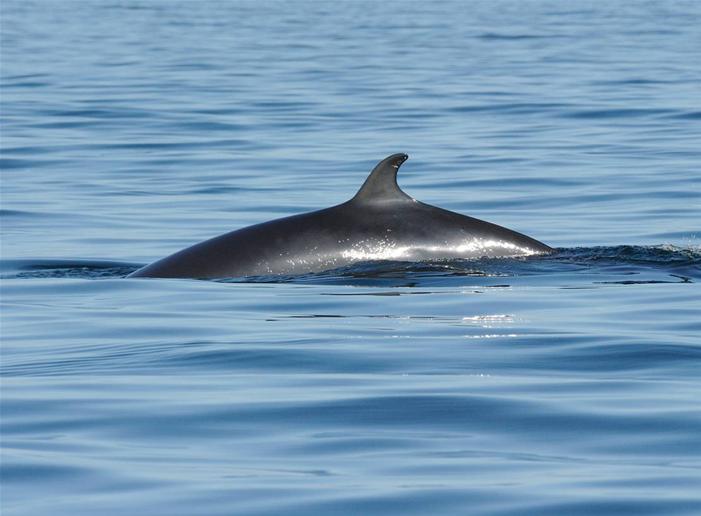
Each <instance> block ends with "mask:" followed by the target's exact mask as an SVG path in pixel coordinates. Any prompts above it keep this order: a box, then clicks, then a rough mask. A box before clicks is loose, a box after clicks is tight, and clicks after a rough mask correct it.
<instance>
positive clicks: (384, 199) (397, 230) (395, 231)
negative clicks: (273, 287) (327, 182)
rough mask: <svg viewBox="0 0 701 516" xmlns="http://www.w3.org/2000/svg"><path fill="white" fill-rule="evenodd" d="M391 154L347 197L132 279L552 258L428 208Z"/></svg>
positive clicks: (223, 239) (529, 244) (511, 234)
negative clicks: (402, 179)
mask: <svg viewBox="0 0 701 516" xmlns="http://www.w3.org/2000/svg"><path fill="white" fill-rule="evenodd" d="M407 159H408V156H407V155H406V154H393V155H391V156H389V157H387V158H385V159H384V160H382V161H381V162H380V163H378V164H377V166H376V167H375V168H374V169H373V170H372V172H371V173H370V175H369V176H368V178H367V179H366V181H365V183H364V184H363V186H362V187H361V188H360V190H359V191H358V193H357V194H356V195H355V197H353V198H352V199H351V200H349V201H347V202H345V203H343V204H339V205H338V206H334V207H331V208H327V209H324V210H319V211H314V212H310V213H304V214H301V215H294V216H291V217H286V218H282V219H277V220H272V221H270V222H265V223H263V224H257V225H254V226H250V227H247V228H243V229H239V230H236V231H232V232H231V233H227V234H225V235H221V236H219V237H215V238H213V239H211V240H207V241H205V242H202V243H199V244H196V245H194V246H192V247H189V248H187V249H184V250H182V251H180V252H177V253H175V254H173V255H171V256H168V257H166V258H163V259H162V260H159V261H157V262H154V263H152V264H151V265H148V266H146V267H143V268H142V269H139V270H138V271H136V272H135V273H133V274H132V277H161V278H167V277H172V278H223V277H235V276H252V275H270V274H304V273H309V272H320V271H324V270H329V269H334V268H337V267H342V266H345V265H349V264H352V263H355V262H361V261H373V260H395V261H410V262H419V261H425V260H450V259H457V258H501V257H516V256H531V255H538V254H547V253H551V252H552V249H551V248H550V247H548V246H547V245H545V244H543V243H542V242H538V241H537V240H534V239H533V238H530V237H528V236H526V235H522V234H521V233H517V232H516V231H512V230H510V229H506V228H503V227H501V226H497V225H496V224H491V223H489V222H485V221H482V220H479V219H475V218H472V217H467V216H465V215H460V214H459V213H454V212H451V211H448V210H444V209H442V208H437V207H435V206H430V205H428V204H424V203H422V202H419V201H417V200H416V199H414V198H412V197H410V196H409V195H407V194H406V193H404V192H403V191H402V190H401V189H400V188H399V186H398V184H397V171H398V170H399V167H400V166H401V165H402V163H404V162H405V161H406V160H407Z"/></svg>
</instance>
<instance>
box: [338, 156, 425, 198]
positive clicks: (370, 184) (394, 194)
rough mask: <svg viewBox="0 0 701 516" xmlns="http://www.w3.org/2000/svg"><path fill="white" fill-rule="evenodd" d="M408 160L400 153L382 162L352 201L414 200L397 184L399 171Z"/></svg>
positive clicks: (407, 157) (373, 170)
mask: <svg viewBox="0 0 701 516" xmlns="http://www.w3.org/2000/svg"><path fill="white" fill-rule="evenodd" d="M407 159H409V156H407V155H406V154H403V153H399V154H392V155H391V156H388V157H386V158H385V159H383V160H382V161H380V162H379V163H378V164H377V165H376V166H375V168H373V169H372V172H370V175H369V176H368V178H367V179H366V180H365V182H364V183H363V186H361V187H360V190H358V193H357V194H355V197H353V199H351V200H352V201H356V202H385V201H396V200H412V198H411V197H409V196H408V195H407V194H405V193H404V192H402V190H401V188H399V185H398V184H397V170H399V167H401V166H402V163H404V162H405V161H406V160H407Z"/></svg>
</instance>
